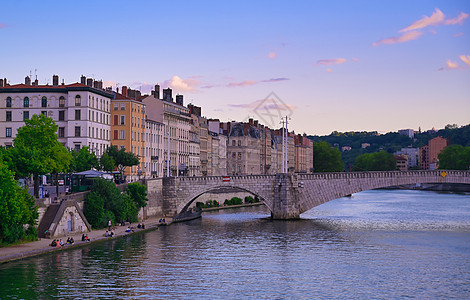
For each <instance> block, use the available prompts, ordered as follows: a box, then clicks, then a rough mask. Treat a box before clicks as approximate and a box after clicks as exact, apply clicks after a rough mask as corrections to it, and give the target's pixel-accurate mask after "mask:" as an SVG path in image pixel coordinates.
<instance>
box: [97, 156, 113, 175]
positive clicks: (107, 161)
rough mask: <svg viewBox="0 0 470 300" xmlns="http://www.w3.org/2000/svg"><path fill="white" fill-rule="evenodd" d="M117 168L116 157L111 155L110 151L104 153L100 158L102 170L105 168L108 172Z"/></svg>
mask: <svg viewBox="0 0 470 300" xmlns="http://www.w3.org/2000/svg"><path fill="white" fill-rule="evenodd" d="M114 168H116V162H115V161H114V158H112V156H111V155H109V154H108V153H106V152H105V153H103V155H101V158H100V170H104V171H107V172H111V171H113V170H114Z"/></svg>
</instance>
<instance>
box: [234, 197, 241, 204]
mask: <svg viewBox="0 0 470 300" xmlns="http://www.w3.org/2000/svg"><path fill="white" fill-rule="evenodd" d="M240 204H243V200H242V199H241V198H238V197H233V198H232V205H240Z"/></svg>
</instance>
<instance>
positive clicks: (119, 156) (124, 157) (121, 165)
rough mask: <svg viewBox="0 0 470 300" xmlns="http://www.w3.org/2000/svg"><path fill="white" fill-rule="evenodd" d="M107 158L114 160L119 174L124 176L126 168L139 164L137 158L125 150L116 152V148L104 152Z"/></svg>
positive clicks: (112, 147) (109, 148)
mask: <svg viewBox="0 0 470 300" xmlns="http://www.w3.org/2000/svg"><path fill="white" fill-rule="evenodd" d="M105 153H107V154H108V155H109V156H111V157H112V158H113V159H114V162H115V163H116V167H117V168H118V169H119V172H121V174H124V170H125V169H126V167H131V166H136V165H138V164H139V157H138V156H137V155H135V154H134V153H132V152H126V149H125V148H121V149H119V150H118V147H117V146H114V145H113V146H111V147H108V148H107V149H106V151H105Z"/></svg>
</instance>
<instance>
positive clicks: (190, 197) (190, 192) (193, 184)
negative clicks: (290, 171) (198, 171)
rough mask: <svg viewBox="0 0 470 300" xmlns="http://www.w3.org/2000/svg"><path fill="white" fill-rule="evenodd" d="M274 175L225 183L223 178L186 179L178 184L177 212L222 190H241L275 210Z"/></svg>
mask: <svg viewBox="0 0 470 300" xmlns="http://www.w3.org/2000/svg"><path fill="white" fill-rule="evenodd" d="M272 177H273V176H272V175H267V176H263V175H247V176H235V177H230V181H229V182H224V181H223V177H215V176H214V177H186V178H181V179H179V180H178V182H177V187H176V189H177V191H176V195H177V198H178V199H179V200H178V203H177V205H176V207H175V208H176V212H177V213H181V212H183V211H185V210H186V209H187V208H188V207H189V206H190V205H191V203H193V202H194V201H195V200H196V199H197V198H198V197H199V196H201V195H203V194H206V193H210V192H212V191H220V190H229V189H233V190H239V191H245V192H247V193H250V194H252V195H254V196H257V197H258V198H260V200H262V201H263V202H264V204H265V205H266V206H267V207H268V209H269V210H271V211H272V209H273V199H272V193H273V191H272Z"/></svg>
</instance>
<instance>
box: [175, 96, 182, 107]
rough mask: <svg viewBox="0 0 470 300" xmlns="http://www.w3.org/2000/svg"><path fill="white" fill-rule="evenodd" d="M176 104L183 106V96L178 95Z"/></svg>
mask: <svg viewBox="0 0 470 300" xmlns="http://www.w3.org/2000/svg"><path fill="white" fill-rule="evenodd" d="M176 104H179V105H181V106H183V95H176Z"/></svg>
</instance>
